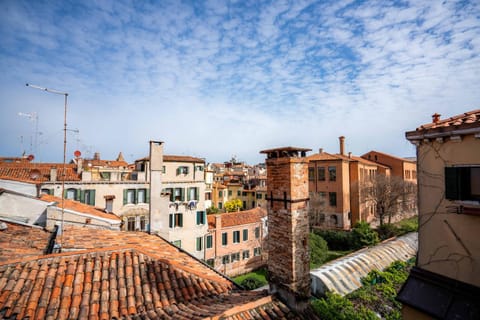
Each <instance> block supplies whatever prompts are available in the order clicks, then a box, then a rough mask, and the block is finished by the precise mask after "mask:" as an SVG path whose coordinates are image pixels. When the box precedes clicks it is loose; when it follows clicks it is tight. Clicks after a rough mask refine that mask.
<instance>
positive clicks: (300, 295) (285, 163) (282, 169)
mask: <svg viewBox="0 0 480 320" xmlns="http://www.w3.org/2000/svg"><path fill="white" fill-rule="evenodd" d="M307 151H310V149H301V148H292V147H285V148H278V149H271V150H264V151H261V153H265V154H266V155H267V159H266V165H267V172H268V176H267V200H268V206H267V210H268V226H269V229H268V239H267V242H268V263H267V265H268V274H269V282H270V290H271V292H272V293H274V294H277V295H278V296H279V298H280V299H281V300H282V301H284V302H285V303H286V304H287V305H288V306H289V307H290V308H292V309H293V310H297V311H303V310H304V309H305V308H306V307H307V306H308V300H309V297H310V255H309V247H308V232H309V224H308V201H309V198H308V161H307V159H306V152H307Z"/></svg>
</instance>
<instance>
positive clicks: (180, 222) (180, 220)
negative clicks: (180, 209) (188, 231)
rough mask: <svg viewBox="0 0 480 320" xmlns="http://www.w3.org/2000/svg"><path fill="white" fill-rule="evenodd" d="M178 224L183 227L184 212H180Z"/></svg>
mask: <svg viewBox="0 0 480 320" xmlns="http://www.w3.org/2000/svg"><path fill="white" fill-rule="evenodd" d="M178 226H179V227H183V214H182V213H179V214H178Z"/></svg>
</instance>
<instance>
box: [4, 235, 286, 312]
mask: <svg viewBox="0 0 480 320" xmlns="http://www.w3.org/2000/svg"><path fill="white" fill-rule="evenodd" d="M111 245H113V247H109V246H111ZM95 247H98V248H96V249H94V248H95ZM76 249H78V250H80V251H70V252H64V253H60V254H51V255H46V256H43V257H41V258H39V259H28V258H22V259H20V260H17V261H10V262H6V263H3V264H0V314H1V315H2V316H4V317H6V318H9V317H14V318H19V319H23V318H39V319H41V318H46V317H47V316H50V317H52V318H55V319H67V318H75V319H76V318H81V319H99V318H100V319H112V318H131V317H133V318H145V319H151V318H161V319H205V318H209V317H215V318H217V319H241V318H246V319H253V318H255V319H285V318H289V319H292V318H295V316H294V315H293V314H292V313H291V311H290V310H289V309H288V308H286V307H285V306H284V305H283V304H281V303H280V302H278V301H276V300H275V299H274V298H272V297H271V296H267V294H266V292H265V291H260V292H258V291H256V292H252V291H243V290H240V289H239V288H238V287H236V286H235V285H234V283H233V282H231V281H230V280H229V279H227V278H224V277H223V276H222V275H220V274H219V273H217V272H215V271H214V270H212V269H210V268H209V267H208V266H206V265H204V264H203V263H201V262H200V261H198V260H196V259H194V258H193V257H191V256H189V255H188V254H186V253H184V252H183V251H181V250H180V249H178V248H176V247H175V246H173V245H171V244H169V243H168V242H166V241H165V240H163V239H162V238H160V237H157V236H154V235H148V234H145V233H138V232H120V231H111V230H96V229H86V228H74V227H72V228H67V229H66V230H65V232H64V235H63V250H65V251H69V250H76Z"/></svg>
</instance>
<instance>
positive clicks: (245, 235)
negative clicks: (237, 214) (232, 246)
mask: <svg viewBox="0 0 480 320" xmlns="http://www.w3.org/2000/svg"><path fill="white" fill-rule="evenodd" d="M247 240H248V229H243V241H247Z"/></svg>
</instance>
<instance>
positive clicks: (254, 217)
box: [207, 207, 267, 229]
mask: <svg viewBox="0 0 480 320" xmlns="http://www.w3.org/2000/svg"><path fill="white" fill-rule="evenodd" d="M219 215H220V217H221V218H222V228H223V227H233V226H240V225H245V224H250V223H256V222H259V221H260V219H261V218H263V217H266V216H267V211H266V210H265V209H263V208H260V207H257V208H254V209H250V210H245V211H238V212H227V213H221V214H219ZM215 216H216V215H214V214H210V215H208V216H207V220H208V227H209V228H210V229H215V225H216V224H215Z"/></svg>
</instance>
